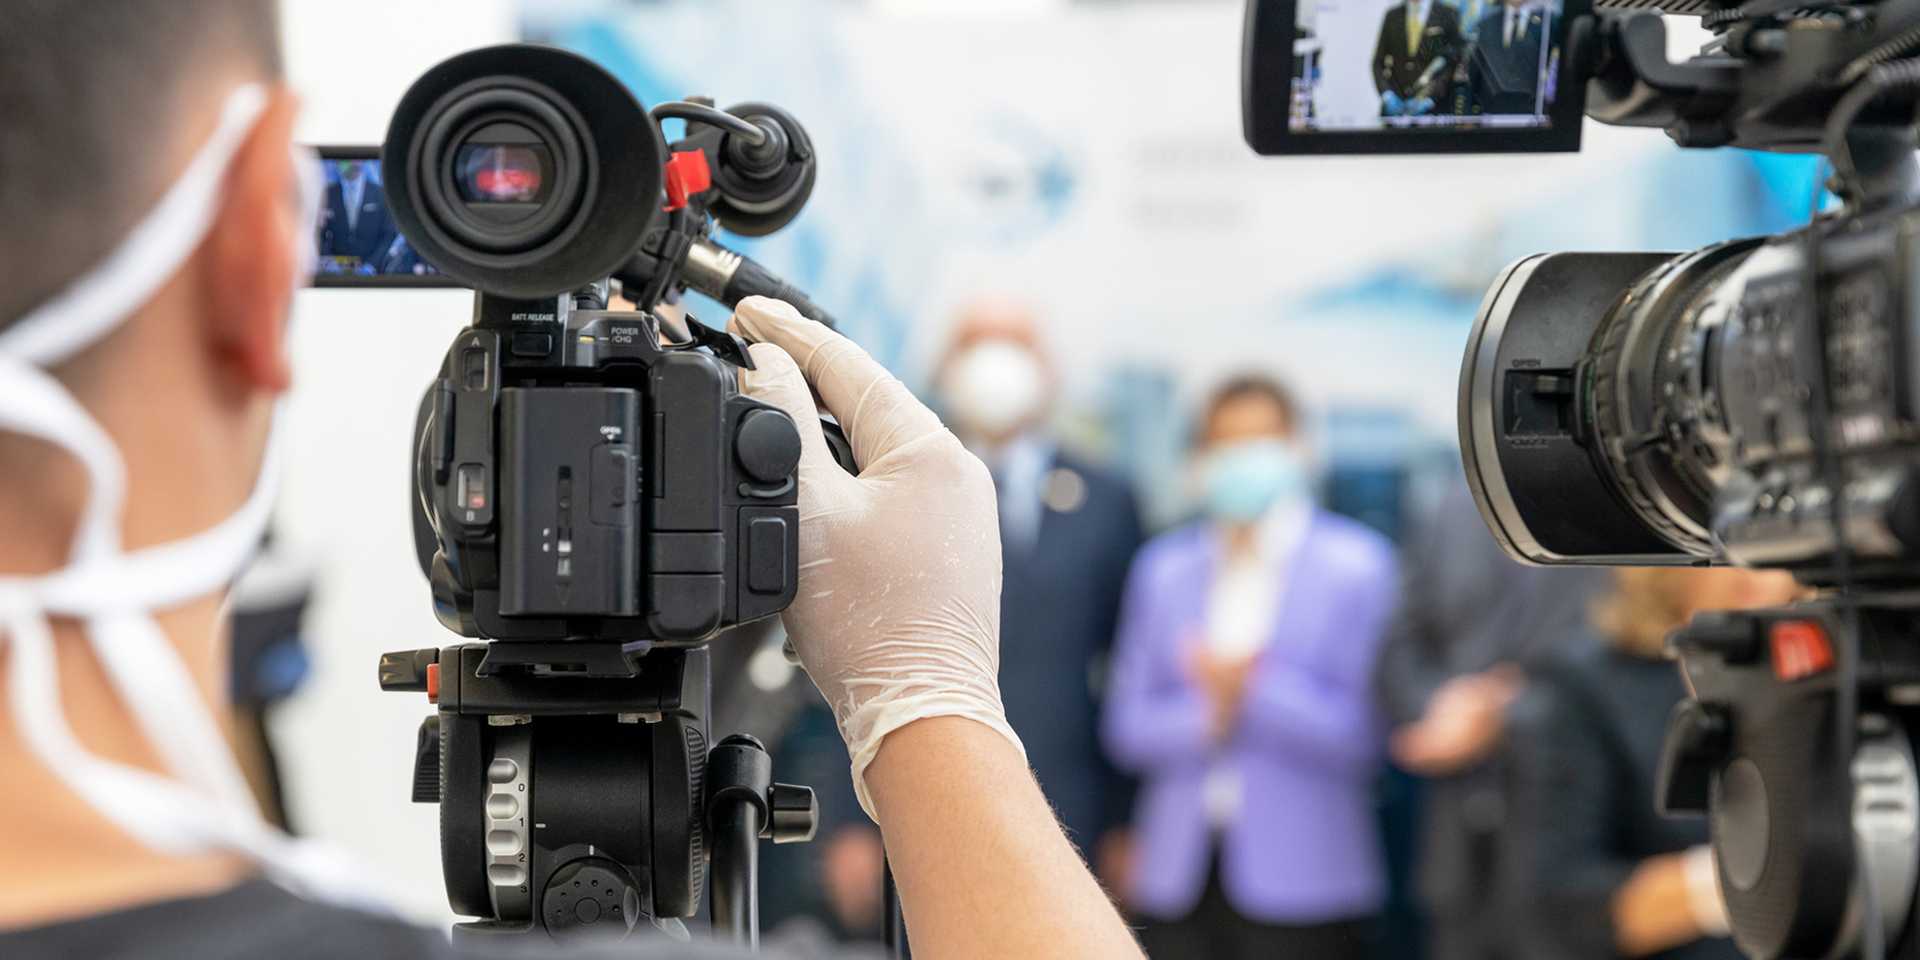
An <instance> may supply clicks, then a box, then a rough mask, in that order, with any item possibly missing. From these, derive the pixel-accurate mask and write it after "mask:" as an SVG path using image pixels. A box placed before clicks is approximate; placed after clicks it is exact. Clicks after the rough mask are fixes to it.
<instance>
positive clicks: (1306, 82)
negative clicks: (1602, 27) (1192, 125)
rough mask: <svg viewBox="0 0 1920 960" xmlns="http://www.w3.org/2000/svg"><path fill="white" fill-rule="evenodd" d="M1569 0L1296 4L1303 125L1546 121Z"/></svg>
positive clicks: (1296, 124) (1498, 125)
mask: <svg viewBox="0 0 1920 960" xmlns="http://www.w3.org/2000/svg"><path fill="white" fill-rule="evenodd" d="M1563 10H1564V8H1563V6H1562V0H1459V2H1457V3H1455V2H1451V0H1296V4H1295V6H1294V18H1293V28H1294V35H1293V64H1292V74H1293V75H1292V84H1291V90H1290V102H1289V104H1288V117H1287V127H1288V129H1289V130H1290V131H1293V132H1296V133H1316V132H1360V131H1369V130H1393V129H1402V130H1431V131H1435V132H1440V131H1450V130H1462V129H1516V128H1520V129H1524V128H1532V127H1548V126H1551V125H1552V122H1553V119H1552V118H1553V114H1554V110H1553V105H1554V102H1555V97H1556V94H1557V93H1558V91H1557V90H1556V89H1555V87H1556V80H1557V78H1558V76H1559V73H1560V59H1561V56H1562V46H1563V44H1564V42H1565V37H1566V29H1565V26H1564V23H1563V21H1564V17H1563Z"/></svg>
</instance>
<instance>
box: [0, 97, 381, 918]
mask: <svg viewBox="0 0 1920 960" xmlns="http://www.w3.org/2000/svg"><path fill="white" fill-rule="evenodd" d="M267 99H268V98H267V92H266V91H265V90H264V89H263V88H261V87H258V86H245V87H241V88H239V89H237V90H235V91H234V92H233V93H232V94H231V95H230V96H229V97H228V98H227V101H226V104H225V106H224V107H223V108H222V109H221V113H220V123H219V126H218V127H217V128H216V129H215V130H214V132H213V135H212V137H210V138H209V139H208V140H207V142H206V144H205V145H204V146H202V147H201V148H200V150H199V152H198V153H197V154H195V156H194V158H193V160H192V162H190V163H189V164H188V165H187V168H186V171H185V172H184V173H182V174H181V176H180V178H179V179H178V180H177V181H175V182H174V184H173V186H172V187H171V188H169V189H168V190H167V192H166V194H165V195H164V196H162V197H161V199H160V202H159V204H158V205H157V206H155V207H154V208H153V209H152V210H151V211H150V212H149V213H148V214H147V216H146V217H145V218H144V219H143V220H141V221H140V222H139V223H138V224H137V225H136V226H135V227H134V228H133V230H132V231H131V232H130V233H128V234H127V236H126V238H125V239H124V240H123V241H122V242H121V243H120V245H119V246H118V247H117V248H115V249H114V251H113V252H112V253H111V254H109V255H108V256H107V258H106V259H105V260H104V261H102V262H101V263H100V264H99V265H97V266H96V267H95V268H94V269H93V270H91V271H89V272H88V273H87V274H86V275H85V276H82V277H81V278H80V279H78V280H75V281H74V282H73V283H72V284H71V285H69V286H68V287H67V288H66V289H65V290H64V291H62V292H61V293H60V294H58V295H57V296H55V297H54V298H53V299H52V300H50V301H48V302H47V303H45V304H44V305H42V306H41V307H40V308H39V309H37V310H35V311H34V312H32V313H30V314H28V315H27V316H26V317H24V318H22V319H21V320H20V321H19V322H17V323H15V324H14V325H12V326H10V327H9V328H7V329H6V330H5V331H3V332H0V431H10V432H15V433H22V434H27V435H30V436H35V437H39V438H41V439H43V440H45V441H47V442H49V443H52V444H54V445H56V446H58V447H60V448H61V449H63V450H64V451H66V452H67V453H69V454H71V455H72V456H73V457H75V458H76V459H78V460H79V461H80V463H81V464H82V465H83V466H84V467H85V468H86V471H87V481H88V500H87V504H86V507H85V509H84V510H83V512H82V514H81V517H80V522H79V526H78V529H77V530H76V532H75V535H74V540H73V545H72V548H71V552H70V554H69V556H68V563H67V566H66V567H64V568H62V569H59V570H55V571H53V572H51V573H46V574H40V575H35V576H0V654H4V655H7V656H8V657H9V658H10V659H9V667H10V669H9V671H8V672H9V677H10V680H11V682H10V684H9V687H8V691H7V692H8V701H9V703H10V704H11V705H12V709H13V719H14V722H15V723H16V724H17V725H18V726H19V727H20V731H21V735H22V736H23V737H24V739H25V740H26V743H27V745H28V746H29V747H30V748H31V749H32V750H33V751H34V753H35V754H37V755H38V756H39V757H40V759H41V761H42V762H44V763H45V764H46V766H47V768H48V769H49V770H51V771H52V772H53V773H54V774H55V775H57V776H58V777H60V779H61V780H62V781H64V782H65V783H66V784H67V786H68V787H70V788H72V789H73V791H74V792H75V793H77V794H78V795H79V796H80V797H81V798H82V799H84V800H85V801H86V802H87V803H88V804H89V805H91V806H93V807H94V808H95V809H96V810H98V811H99V812H100V813H101V814H102V815H103V816H105V817H106V818H107V819H108V820H110V821H112V822H113V824H114V825H115V826H118V827H119V828H120V829H122V830H124V831H126V832H127V833H128V834H130V835H131V836H133V837H134V838H135V839H137V840H139V841H140V842H142V843H144V844H145V845H147V846H148V847H151V848H153V849H154V850H157V851H160V852H163V853H168V854H176V855H188V854H194V853H200V852H205V851H212V850H227V851H234V852H238V853H241V854H244V855H246V856H249V857H251V858H252V859H254V860H256V861H258V862H259V863H261V864H262V865H263V866H264V867H265V868H266V869H267V870H268V872H269V875H270V876H273V877H274V878H275V879H276V880H279V881H281V882H283V883H286V884H287V885H289V886H291V887H293V888H295V889H296V890H298V891H299V892H303V893H309V894H313V895H317V896H325V897H330V898H333V899H363V898H364V894H360V893H359V891H360V890H361V889H362V888H364V883H355V882H353V880H352V879H351V878H350V874H349V872H348V871H346V870H344V869H343V868H342V867H341V866H340V863H341V862H342V861H339V859H338V858H336V857H334V856H332V855H331V854H327V853H324V852H323V851H320V850H318V849H317V848H314V847H312V846H310V845H308V844H306V843H303V842H299V841H295V840H294V839H293V838H291V837H289V836H287V835H286V834H284V833H281V832H280V831H278V830H276V829H274V828H273V827H271V826H270V825H268V824H267V823H266V821H265V820H264V819H262V817H261V816H260V812H259V807H258V805H257V803H256V802H255V800H254V797H253V794H252V792H251V791H250V790H249V789H248V787H247V783H246V780H245V778H244V777H243V776H242V774H241V772H240V769H239V766H238V764H236V763H235V762H234V758H233V755H232V753H231V752H230V751H229V750H228V748H227V742H226V739H225V737H224V736H223V735H222V733H221V727H220V724H219V722H218V721H217V720H216V719H215V717H214V714H213V711H212V710H210V709H209V708H208V705H207V703H206V701H205V700H203V699H202V698H201V695H200V691H199V688H198V687H197V686H196V685H195V684H194V681H193V678H192V675H191V673H190V672H189V671H188V669H187V665H186V664H185V663H184V662H182V660H181V657H180V655H179V653H178V652H177V651H176V650H175V649H174V647H173V645H172V644H171V643H169V642H168V640H167V637H166V634H165V633H164V632H162V631H161V629H160V625H159V624H158V623H157V622H155V620H154V618H153V612H154V611H156V610H162V609H167V608H169V607H173V606H177V605H179V604H182V603H185V602H187V601H190V600H193V599H196V598H199V597H204V596H207V595H209V594H213V593H216V592H218V591H220V590H222V589H224V588H225V587H227V586H228V585H229V584H230V583H231V582H232V581H233V580H234V578H235V577H236V576H238V574H239V573H240V571H241V570H242V568H244V567H245V566H246V564H247V562H248V561H249V560H251V559H252V557H253V554H254V552H255V550H256V549H257V548H258V546H259V543H260V538H261V535H262V534H263V532H264V531H265V530H266V525H267V519H268V514H269V511H270V509H271V507H272V502H273V496H274V488H275V485H276V484H275V481H276V478H277V475H278V472H279V471H278V469H277V467H278V461H279V459H280V449H281V446H282V444H281V443H280V440H279V430H278V429H275V430H274V431H273V435H272V436H271V437H270V439H269V441H268V444H267V451H266V455H265V456H264V457H263V458H262V463H261V468H260V477H259V479H258V480H257V481H256V482H255V485H254V490H253V493H252V494H251V495H250V496H249V497H248V499H247V501H246V503H245V504H243V505H242V506H241V507H240V509H239V510H238V511H237V512H235V513H234V514H233V516H231V517H229V518H227V519H226V520H225V521H223V522H222V523H220V524H218V525H217V526H214V527H212V528H211V529H207V530H203V531H201V532H200V533H197V534H194V535H193V536H190V537H187V538H185V539H182V540H176V541H173V542H171V543H165V544H159V545H156V546H152V547H146V548H143V549H140V550H135V551H127V550H126V549H125V547H124V545H123V543H122V541H121V535H120V529H119V518H120V514H121V508H122V506H123V504H124V502H125V499H126V487H127V476H126V465H125V463H124V462H123V460H122V459H121V457H120V452H119V450H118V449H116V448H115V446H114V444H113V440H112V438H111V437H110V436H109V435H108V434H107V432H106V430H104V429H103V428H102V427H101V426H100V424H99V423H98V422H97V421H95V420H94V419H93V417H92V416H91V415H90V414H88V413H87V411H86V409H85V408H84V407H82V406H81V405H80V403H79V401H77V400H75V399H74V398H73V396H72V395H71V394H69V393H68V392H67V390H66V389H65V387H63V386H62V385H61V383H60V382H59V381H58V380H57V379H55V378H54V377H53V376H52V375H51V374H49V373H48V372H47V368H50V367H52V366H54V365H56V364H59V363H61V362H63V361H65V360H67V359H68V358H70V357H72V356H74V355H76V354H78V353H79V352H80V351H81V350H83V349H85V348H86V347H88V346H90V345H92V344H94V343H97V342H99V341H100V340H102V339H104V338H105V337H106V336H107V335H109V334H110V333H112V331H113V330H114V329H115V328H116V327H118V326H119V325H120V324H121V323H122V322H123V321H125V319H126V318H127V316H128V315H129V314H128V312H129V311H130V310H132V309H133V308H135V307H137V306H138V305H140V304H143V303H145V302H147V301H148V300H150V299H151V298H152V297H153V295H154V294H155V293H156V292H157V291H158V290H159V289H160V288H161V286H162V285H164V284H165V283H166V282H167V281H168V280H169V279H170V278H172V277H173V276H174V275H175V274H177V273H178V272H179V270H180V268H181V267H182V265H183V264H185V262H186V260H187V258H188V257H190V256H191V255H192V253H193V251H194V250H195V249H196V248H197V247H199V245H200V242H201V240H203V239H204V238H205V237H206V234H207V231H208V230H209V229H211V228H212V225H213V221H214V219H215V217H216V216H217V214H218V213H219V210H220V201H221V189H222V187H223V185H224V184H225V182H226V176H227V172H228V168H229V166H230V165H231V164H232V161H233V157H234V154H235V153H236V152H237V151H238V150H239V149H240V146H241V145H242V144H243V143H245V142H246V140H247V137H248V135H249V134H251V133H252V131H253V128H254V126H255V124H256V123H257V122H258V121H259V118H260V116H261V114H262V113H263V112H264V111H265V109H266V106H267ZM295 167H296V169H298V170H299V171H300V175H301V187H302V190H301V193H302V196H301V203H302V205H303V211H302V212H303V213H304V215H305V217H304V219H303V220H301V221H297V222H300V223H312V222H314V221H315V219H316V217H317V215H318V209H319V203H320V196H321V195H320V181H319V165H318V162H317V160H316V158H314V157H313V156H312V155H311V152H310V151H301V156H298V157H296V159H295ZM312 242H313V240H312V236H311V234H305V233H303V243H302V244H301V250H302V251H303V257H302V262H301V263H299V264H298V265H297V270H296V273H295V281H296V283H301V284H304V282H305V280H306V277H307V276H308V274H309V272H310V271H311V268H312V259H313V251H312V249H311V246H312ZM274 420H275V424H276V427H277V424H278V422H279V420H280V414H279V412H278V411H276V413H275V416H274ZM56 616H59V617H70V618H74V619H77V620H80V621H82V622H83V624H84V628H85V631H86V634H87V638H88V641H89V643H90V644H91V646H92V647H93V650H94V654H95V656H96V657H97V658H98V659H99V661H100V663H101V665H102V666H103V667H104V668H105V669H106V672H107V676H108V677H109V678H110V679H111V681H112V683H113V686H114V689H115V691H116V692H117V693H118V694H119V697H120V699H121V700H122V701H123V702H125V704H126V705H127V707H128V708H129V710H130V712H131V713H132V715H133V718H134V720H135V721H136V722H137V723H138V724H139V726H140V729H141V731H142V733H143V734H144V735H145V736H146V739H147V741H148V742H149V743H150V744H151V745H152V746H153V748H154V749H155V750H156V751H157V752H158V753H159V755H160V757H161V758H162V760H163V761H164V762H165V764H166V767H167V769H168V771H169V772H170V773H171V774H172V776H170V777H169V776H163V775H160V774H156V773H154V772H152V771H149V770H145V769H142V768H139V767H133V766H128V765H125V764H120V763H115V762H112V761H109V760H106V759H103V758H101V757H99V756H96V755H94V754H92V753H90V752H89V751H87V750H86V748H85V747H83V746H81V744H80V742H79V740H78V739H77V738H76V737H75V736H74V733H73V728H72V727H71V726H70V725H69V724H68V722H67V718H66V714H65V711H64V710H63V709H62V707H61V703H60V684H59V676H58V671H57V669H56V665H55V656H56V649H55V642H54V638H53V631H52V629H51V627H50V626H49V624H48V619H49V618H51V617H56Z"/></svg>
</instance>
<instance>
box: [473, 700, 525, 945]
mask: <svg viewBox="0 0 1920 960" xmlns="http://www.w3.org/2000/svg"><path fill="white" fill-rule="evenodd" d="M532 782H533V732H532V731H531V730H529V729H528V728H527V725H521V726H519V727H517V728H516V727H512V726H504V727H503V728H500V729H496V730H495V732H494V735H493V760H492V761H491V762H489V763H488V764H487V782H486V801H485V803H484V804H482V806H481V811H482V815H483V816H484V817H485V818H486V838H487V840H486V851H487V852H486V864H487V889H488V892H489V893H490V894H491V895H492V897H493V910H494V915H495V916H498V917H502V918H506V917H525V916H527V915H528V914H529V913H530V912H531V905H532V889H533V887H532V867H531V864H530V863H529V861H530V859H531V850H532V847H533V832H532V830H531V829H530V828H529V827H528V816H527V815H528V812H529V808H530V807H532V802H531V801H532V798H531V796H529V789H530V787H531V785H532Z"/></svg>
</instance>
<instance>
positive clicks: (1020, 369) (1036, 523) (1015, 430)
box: [934, 301, 1143, 882]
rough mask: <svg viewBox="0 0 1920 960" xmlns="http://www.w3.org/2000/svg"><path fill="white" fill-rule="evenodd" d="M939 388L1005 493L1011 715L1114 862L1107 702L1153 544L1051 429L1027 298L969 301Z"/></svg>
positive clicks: (1079, 832) (1046, 374) (1084, 832)
mask: <svg viewBox="0 0 1920 960" xmlns="http://www.w3.org/2000/svg"><path fill="white" fill-rule="evenodd" d="M934 385H935V389H936V391H937V395H938V397H939V398H940V408H941V411H942V413H944V414H945V415H946V419H947V422H948V425H949V426H951V427H952V428H953V431H954V432H955V433H956V434H958V435H959V437H960V440H961V442H962V443H964V444H966V446H967V449H969V450H972V451H973V452H974V454H975V455H977V456H978V457H980V459H981V460H983V461H985V462H986V464H987V469H988V470H990V471H992V473H993V481H994V489H995V491H996V493H997V495H998V497H999V501H1000V551H1001V553H1000V555H1001V558H1002V571H1003V576H1002V583H1003V586H1002V587H1001V593H1000V697H1001V699H1002V700H1003V701H1005V703H1006V706H1007V719H1008V720H1009V721H1010V722H1011V723H1012V724H1013V729H1014V731H1015V732H1017V733H1019V734H1020V739H1021V740H1022V741H1024V742H1025V743H1026V745H1027V757H1028V759H1030V760H1031V761H1032V762H1033V770H1034V774H1035V775H1036V776H1038V777H1039V779H1040V789H1042V790H1043V791H1045V792H1046V794H1047V799H1049V800H1051V801H1053V808H1054V810H1055V811H1056V812H1058V813H1059V815H1060V822H1061V823H1062V824H1064V825H1065V826H1066V828H1067V836H1068V837H1069V838H1070V839H1072V840H1073V841H1074V842H1075V843H1077V844H1079V845H1080V849H1081V851H1082V852H1083V853H1086V854H1088V855H1090V856H1093V857H1094V858H1095V859H1096V861H1105V862H1104V863H1102V866H1108V867H1110V866H1111V864H1112V863H1113V862H1114V861H1116V860H1118V859H1121V856H1120V854H1119V850H1120V849H1122V848H1124V846H1125V842H1124V840H1122V839H1121V837H1120V836H1119V834H1118V832H1117V831H1118V828H1120V827H1121V826H1122V825H1123V824H1124V823H1125V820H1126V812H1127V786H1128V785H1127V784H1126V782H1125V781H1124V779H1123V778H1122V777H1121V775H1120V774H1119V773H1118V771H1116V770H1114V768H1113V765H1112V764H1111V763H1109V762H1108V761H1107V757H1106V754H1105V752H1104V751H1103V750H1102V749H1101V747H1100V734H1099V724H1100V706H1099V700H1100V693H1101V690H1100V687H1102V686H1104V684H1105V681H1106V674H1107V667H1108V654H1109V653H1110V651H1111V650H1112V648H1113V634H1114V628H1115V625H1116V623H1117V621H1118V619H1119V615H1120V593H1121V590H1122V589H1123V588H1124V587H1125V586H1126V580H1127V566H1128V565H1129V564H1130V563H1132V562H1133V554H1134V551H1135V550H1138V549H1139V547H1140V541H1141V540H1142V539H1143V535H1142V533H1141V530H1140V512H1139V507H1138V505H1137V504H1136V503H1135V501H1134V496H1133V490H1132V489H1131V488H1130V487H1128V485H1127V483H1126V481H1125V480H1123V479H1121V478H1120V477H1119V476H1118V475H1116V474H1114V473H1111V472H1109V471H1107V470H1104V469H1101V468H1100V467H1098V466H1095V465H1094V464H1092V463H1090V462H1088V461H1086V460H1084V459H1082V458H1080V457H1078V456H1075V455H1074V454H1072V453H1071V452H1069V451H1067V450H1066V449H1065V448H1064V446H1063V445H1062V444H1061V442H1060V440H1059V438H1058V437H1056V436H1055V435H1054V433H1053V432H1052V429H1051V426H1050V420H1051V418H1052V416H1053V414H1054V412H1055V410H1054V404H1055V400H1056V398H1057V396H1058V387H1059V384H1058V382H1057V379H1056V373H1055V369H1054V366H1053V363H1052V362H1051V360H1050V359H1049V358H1048V356H1047V354H1046V351H1045V350H1044V349H1043V348H1042V346H1041V334H1040V325H1039V322H1038V319H1037V318H1036V317H1035V316H1034V314H1033V312H1032V311H1031V310H1029V309H1027V308H1026V307H1024V306H1022V305H1020V304H1017V303H1013V302H1009V301H981V302H978V303H975V304H973V305H971V306H969V307H967V308H966V309H965V310H963V311H962V312H961V313H960V316H959V318H958V321H957V323H956V324H955V326H954V329H953V332H952V334H951V335H950V337H949V339H948V344H947V349H946V351H945V353H944V354H943V356H942V358H941V361H940V363H939V366H938V368H937V370H936V373H935V378H934ZM1103 878H1105V879H1108V880H1109V882H1112V881H1113V880H1114V879H1116V878H1113V877H1110V876H1106V875H1105V874H1104V873H1103Z"/></svg>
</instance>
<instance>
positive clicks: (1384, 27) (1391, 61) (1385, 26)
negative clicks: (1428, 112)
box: [1373, 0, 1461, 105]
mask: <svg viewBox="0 0 1920 960" xmlns="http://www.w3.org/2000/svg"><path fill="white" fill-rule="evenodd" d="M1460 47H1461V39H1460V12H1459V11H1458V10H1455V9H1454V8H1453V6H1452V5H1451V4H1449V3H1447V2H1446V0H1433V8H1432V10H1431V11H1429V12H1428V14H1427V24H1426V26H1425V27H1424V28H1423V29H1422V32H1421V37H1420V48H1419V49H1418V50H1417V51H1415V52H1414V54H1413V56H1407V5H1406V4H1404V3H1402V4H1400V5H1398V6H1396V7H1394V8H1393V9H1391V10H1388V11H1387V15H1386V16H1385V17H1384V18H1382V19H1381V21H1380V39H1379V41H1378V42H1376V43H1375V44H1374V46H1373V86H1374V89H1375V90H1378V91H1379V92H1380V93H1382V94H1385V93H1388V92H1392V93H1395V94H1398V95H1399V96H1400V97H1401V98H1402V99H1407V100H1411V99H1413V98H1415V97H1432V98H1433V100H1434V102H1435V103H1436V104H1442V105H1444V104H1445V103H1446V101H1447V100H1448V99H1449V98H1450V97H1451V96H1452V92H1453V74H1454V70H1455V68H1456V67H1457V66H1458V65H1459V62H1460ZM1435 60H1438V61H1440V66H1439V68H1438V69H1435V68H1434V65H1433V62H1434V61H1435ZM1422 77H1426V78H1427V81H1428V82H1426V83H1422V82H1421V78H1422Z"/></svg>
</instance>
